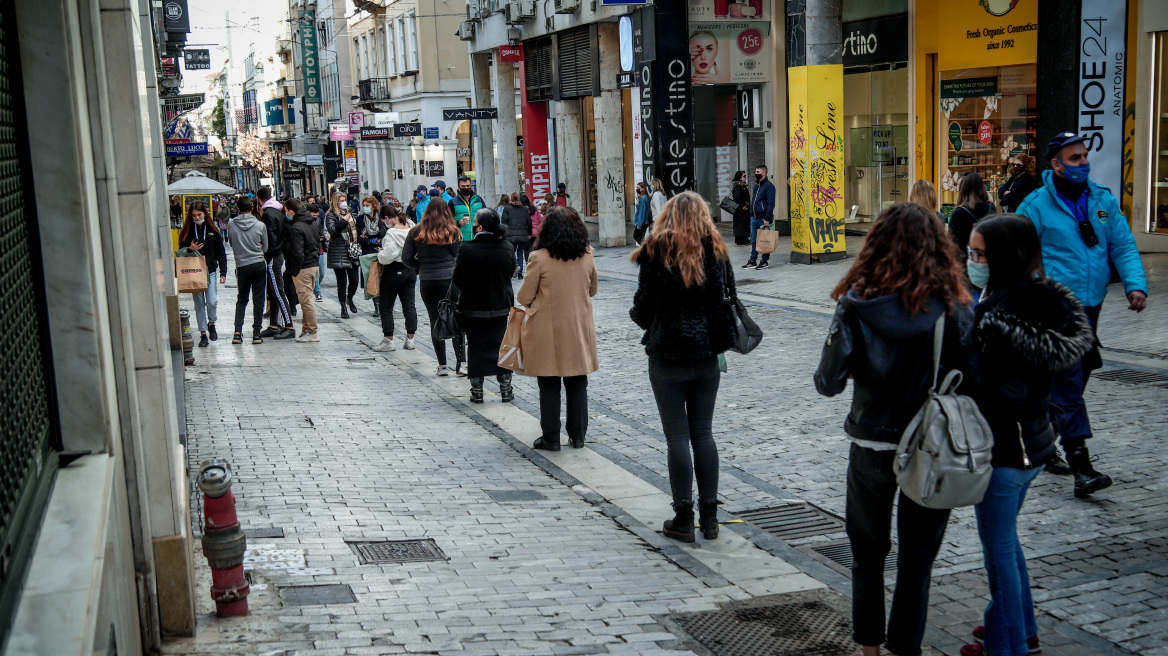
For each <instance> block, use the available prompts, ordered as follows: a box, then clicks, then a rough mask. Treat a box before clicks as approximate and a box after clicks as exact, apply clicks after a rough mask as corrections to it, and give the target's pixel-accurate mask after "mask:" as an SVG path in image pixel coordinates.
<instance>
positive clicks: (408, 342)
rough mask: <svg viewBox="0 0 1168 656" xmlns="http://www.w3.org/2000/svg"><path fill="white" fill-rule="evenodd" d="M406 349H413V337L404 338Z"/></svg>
mask: <svg viewBox="0 0 1168 656" xmlns="http://www.w3.org/2000/svg"><path fill="white" fill-rule="evenodd" d="M406 350H407V351H412V350H414V338H413V337H407V338H406Z"/></svg>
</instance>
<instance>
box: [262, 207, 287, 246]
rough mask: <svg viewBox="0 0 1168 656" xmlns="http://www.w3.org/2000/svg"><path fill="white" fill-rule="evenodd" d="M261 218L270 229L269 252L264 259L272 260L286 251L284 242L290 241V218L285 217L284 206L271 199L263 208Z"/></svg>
mask: <svg viewBox="0 0 1168 656" xmlns="http://www.w3.org/2000/svg"><path fill="white" fill-rule="evenodd" d="M261 209H262V210H263V212H262V213H261V218H262V219H263V221H264V225H265V226H267V228H268V241H267V242H266V243H267V246H268V250H267V251H265V252H264V258H265V259H268V260H271V259H272V258H273V257H275V256H276V255H278V254H281V253H283V251H284V242H285V241H287V240H288V217H287V216H285V215H284V206H283V205H281V204H280V201H278V200H276V199H275V198H269V199H267V200H265V201H264V204H263V205H262V206H261Z"/></svg>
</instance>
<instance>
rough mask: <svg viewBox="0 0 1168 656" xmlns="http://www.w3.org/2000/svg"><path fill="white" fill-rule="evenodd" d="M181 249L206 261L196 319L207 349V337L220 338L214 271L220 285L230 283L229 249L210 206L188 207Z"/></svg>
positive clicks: (197, 295) (201, 342)
mask: <svg viewBox="0 0 1168 656" xmlns="http://www.w3.org/2000/svg"><path fill="white" fill-rule="evenodd" d="M178 245H179V248H189V249H191V250H193V251H198V252H199V253H200V254H202V256H203V258H204V259H206V260H207V291H205V292H195V293H193V294H191V297H192V298H193V299H194V301H195V318H196V319H197V320H198V322H199V346H207V337H208V334H209V335H210V338H211V340H216V339H219V334H218V333H217V332H216V331H215V322H216V321H218V319H219V312H218V309H219V292H218V288H217V287H216V286H215V272H216V271H218V272H219V284H220V285H224V284H227V249H226V248H225V247H224V245H223V235H221V234H220V233H219V228H218V227H216V225H215V222H214V221H213V220H211V215H210V213H209V212H207V206H206V205H204V204H203V203H202V201H195V202H193V203H191V205H190V207H188V208H187V218H186V220H185V221H183V227H182V230H181V231H179V233H178Z"/></svg>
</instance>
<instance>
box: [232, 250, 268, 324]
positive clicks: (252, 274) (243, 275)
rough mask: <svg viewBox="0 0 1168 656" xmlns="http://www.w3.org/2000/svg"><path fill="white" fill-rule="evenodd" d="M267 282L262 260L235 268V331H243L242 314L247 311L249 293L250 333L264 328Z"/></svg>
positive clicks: (265, 267) (266, 268)
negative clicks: (237, 293)
mask: <svg viewBox="0 0 1168 656" xmlns="http://www.w3.org/2000/svg"><path fill="white" fill-rule="evenodd" d="M267 282H268V267H267V265H266V264H265V263H263V262H256V263H255V264H248V265H247V266H241V267H239V268H238V269H236V270H235V285H236V287H237V288H238V289H239V296H237V297H236V299H235V332H237V333H242V332H243V315H244V312H246V311H247V297H248V294H251V305H252V307H251V313H252V324H251V334H252V335H253V336H255V335H258V334H260V331H261V330H263V329H264V289H265V288H266V287H267Z"/></svg>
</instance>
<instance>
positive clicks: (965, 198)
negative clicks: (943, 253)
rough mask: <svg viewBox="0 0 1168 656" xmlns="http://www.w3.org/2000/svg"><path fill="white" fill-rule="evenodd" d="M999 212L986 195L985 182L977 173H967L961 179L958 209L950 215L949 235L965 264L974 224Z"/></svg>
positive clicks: (958, 192)
mask: <svg viewBox="0 0 1168 656" xmlns="http://www.w3.org/2000/svg"><path fill="white" fill-rule="evenodd" d="M996 212H997V208H995V207H994V204H993V203H991V202H990V196H989V194H988V193H986V187H985V182H984V181H983V180H982V179H981V176H980V175H978V174H977V173H967V174H966V175H965V177H964V178H961V185H960V186H959V187H958V190H957V207H956V208H955V209H954V210H953V213H952V214H950V215H949V234H950V235H951V236H952V237H953V243H954V244H956V245H957V255H958V257H960V258H961V263H962V264H963V265H964V264H965V251H966V249H967V248H969V233H970V232H972V231H973V224H975V223H977V222H978V221H980V220H981V219H983V218H984V217H987V216H989V215H990V214H994V213H996Z"/></svg>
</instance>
